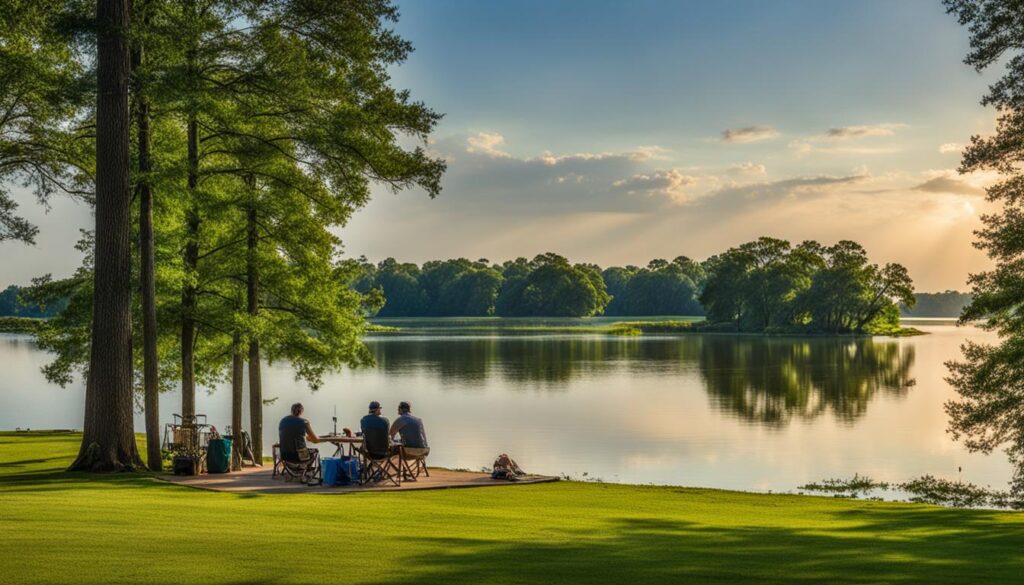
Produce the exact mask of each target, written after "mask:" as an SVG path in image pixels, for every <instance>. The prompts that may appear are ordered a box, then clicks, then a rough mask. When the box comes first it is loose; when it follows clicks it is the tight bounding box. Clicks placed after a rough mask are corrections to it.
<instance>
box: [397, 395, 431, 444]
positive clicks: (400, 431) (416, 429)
mask: <svg viewBox="0 0 1024 585" xmlns="http://www.w3.org/2000/svg"><path fill="white" fill-rule="evenodd" d="M388 434H390V435H391V438H392V439H394V438H395V435H401V436H402V445H403V446H404V447H405V454H406V455H408V456H412V457H425V456H426V455H427V454H428V453H430V446H429V445H427V433H426V431H424V430H423V420H422V419H421V418H420V417H418V416H415V415H413V414H412V405H411V404H409V403H408V402H405V401H402V402H399V403H398V418H396V419H395V422H394V423H393V424H392V425H391V431H390V432H389V433H388Z"/></svg>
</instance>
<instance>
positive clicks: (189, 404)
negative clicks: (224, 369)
mask: <svg viewBox="0 0 1024 585" xmlns="http://www.w3.org/2000/svg"><path fill="white" fill-rule="evenodd" d="M198 184H199V128H198V123H197V122H196V119H195V116H194V115H193V116H191V117H190V118H189V120H188V194H189V198H190V199H191V201H192V204H191V206H190V208H189V210H188V212H187V214H186V218H185V225H186V233H185V238H186V239H187V243H186V244H185V253H184V256H183V261H184V268H185V282H184V285H183V286H182V289H181V414H182V416H184V417H186V420H188V419H189V418H190V417H192V416H195V414H196V380H195V370H194V366H195V342H196V323H195V310H196V267H197V265H198V264H199V210H198V206H197V203H196V198H197V197H198V195H197V194H196V187H197V186H198Z"/></svg>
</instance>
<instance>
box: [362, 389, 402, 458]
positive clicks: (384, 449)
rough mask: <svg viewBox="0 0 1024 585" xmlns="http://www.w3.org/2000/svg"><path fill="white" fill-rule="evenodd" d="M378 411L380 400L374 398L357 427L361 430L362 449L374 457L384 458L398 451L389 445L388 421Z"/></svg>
mask: <svg viewBox="0 0 1024 585" xmlns="http://www.w3.org/2000/svg"><path fill="white" fill-rule="evenodd" d="M380 413H381V408H380V402H377V401H376V400H374V401H373V402H371V403H370V408H369V413H368V414H367V415H366V416H364V417H363V418H362V420H360V421H359V428H361V429H362V431H363V450H364V451H366V452H367V453H369V454H370V456H371V457H373V458H374V459H384V458H386V457H390V456H391V455H394V454H396V453H397V452H398V448H397V447H391V444H390V441H388V428H389V427H390V423H389V422H388V419H386V418H384V417H383V416H381V415H380Z"/></svg>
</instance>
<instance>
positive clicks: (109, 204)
mask: <svg viewBox="0 0 1024 585" xmlns="http://www.w3.org/2000/svg"><path fill="white" fill-rule="evenodd" d="M129 20H130V17H129V4H128V0H98V1H97V3H96V24H97V38H96V48H97V54H96V81H97V91H96V210H95V215H96V234H95V238H96V248H95V260H94V270H93V318H92V338H91V347H90V354H89V373H88V375H87V377H86V385H85V420H84V424H83V432H82V446H81V448H80V450H79V452H78V457H77V458H76V459H75V461H74V463H72V464H71V467H70V468H69V469H70V470H76V471H122V470H133V469H136V468H139V467H142V459H141V458H140V457H139V452H138V447H137V446H136V444H135V433H134V432H133V428H132V311H131V287H132V282H131V231H132V230H131V200H132V197H131V178H130V165H131V160H130V155H129V149H128V144H129V138H128V131H129V124H130V119H131V116H130V112H129V109H128V82H129V73H130V67H131V64H130V54H129V53H130V48H129V46H128V39H127V36H126V33H127V30H128V25H129Z"/></svg>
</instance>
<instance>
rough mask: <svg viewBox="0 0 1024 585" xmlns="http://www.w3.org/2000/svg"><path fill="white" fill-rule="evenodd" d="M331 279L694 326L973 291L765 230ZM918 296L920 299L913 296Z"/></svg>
mask: <svg viewBox="0 0 1024 585" xmlns="http://www.w3.org/2000/svg"><path fill="white" fill-rule="evenodd" d="M334 278H335V279H337V281H338V285H344V286H345V287H346V288H349V289H351V290H354V291H356V292H358V293H359V294H360V295H361V297H362V298H363V299H364V302H363V312H364V316H365V317H593V316H610V317H611V316H621V317H647V316H690V317H700V316H703V317H706V323H704V324H702V325H700V326H693V327H690V329H700V330H714V331H736V332H753V333H758V332H806V333H815V332H817V333H865V332H867V333H871V332H877V333H892V332H894V331H896V329H897V328H898V326H899V325H898V320H899V317H900V315H901V314H903V315H904V316H926V317H956V316H958V314H959V311H960V309H961V308H962V306H963V304H965V303H966V302H968V301H969V299H970V297H969V295H966V294H965V293H958V292H955V291H946V292H944V293H914V292H913V283H912V281H911V279H910V276H909V274H907V271H906V269H905V268H903V267H902V266H900V265H898V264H886V265H885V266H882V267H879V266H878V265H876V264H872V263H870V262H869V260H868V258H867V253H866V252H865V250H864V248H863V247H861V246H860V245H859V244H857V243H855V242H851V241H841V242H838V243H837V244H835V245H834V246H823V245H821V244H819V243H818V242H813V241H806V242H802V243H800V244H797V245H793V244H791V243H790V242H787V241H785V240H780V239H775V238H767V237H762V238H759V239H758V240H755V241H753V242H748V243H745V244H742V245H740V246H737V247H734V248H730V249H729V250H726V251H725V252H723V253H721V254H717V255H715V256H712V257H710V258H708V259H706V260H704V261H695V260H692V259H690V258H688V257H686V256H678V257H676V258H674V259H673V260H665V259H661V258H656V259H653V260H651V261H650V262H648V263H647V265H646V266H642V267H641V266H636V265H626V266H609V267H605V268H602V267H601V266H598V265H596V264H588V263H572V262H570V261H569V259H567V258H565V257H564V256H560V255H558V254H555V253H551V252H549V253H545V254H540V255H538V256H536V257H534V258H533V259H532V260H528V259H526V258H522V257H520V258H516V259H515V260H507V261H505V262H501V263H498V262H491V261H489V260H487V259H485V258H481V259H478V260H468V259H466V258H455V259H450V260H432V261H428V262H425V263H423V265H422V266H420V265H417V264H415V263H410V262H400V261H398V260H396V259H394V258H387V259H385V260H382V261H380V262H378V263H372V262H369V261H368V260H366V259H365V258H360V259H358V260H352V259H350V260H343V261H342V262H341V263H339V265H338V266H337V268H336V270H335V272H334ZM41 296H42V295H39V294H38V291H37V290H36V289H35V288H32V287H29V288H26V289H21V288H19V287H17V286H10V287H8V288H7V289H6V290H5V291H4V292H3V293H2V294H0V316H5V315H6V316H21V317H44V318H45V317H53V316H55V315H57V314H60V312H61V311H62V310H63V309H64V308H65V307H66V306H67V300H66V299H57V300H56V301H55V302H53V304H50V305H46V304H40V303H39V302H36V301H35V300H33V299H38V298H40V297H41ZM919 301H920V302H921V303H922V305H921V306H919V307H918V309H917V310H915V309H914V308H913V307H915V304H916V303H917V302H919Z"/></svg>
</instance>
